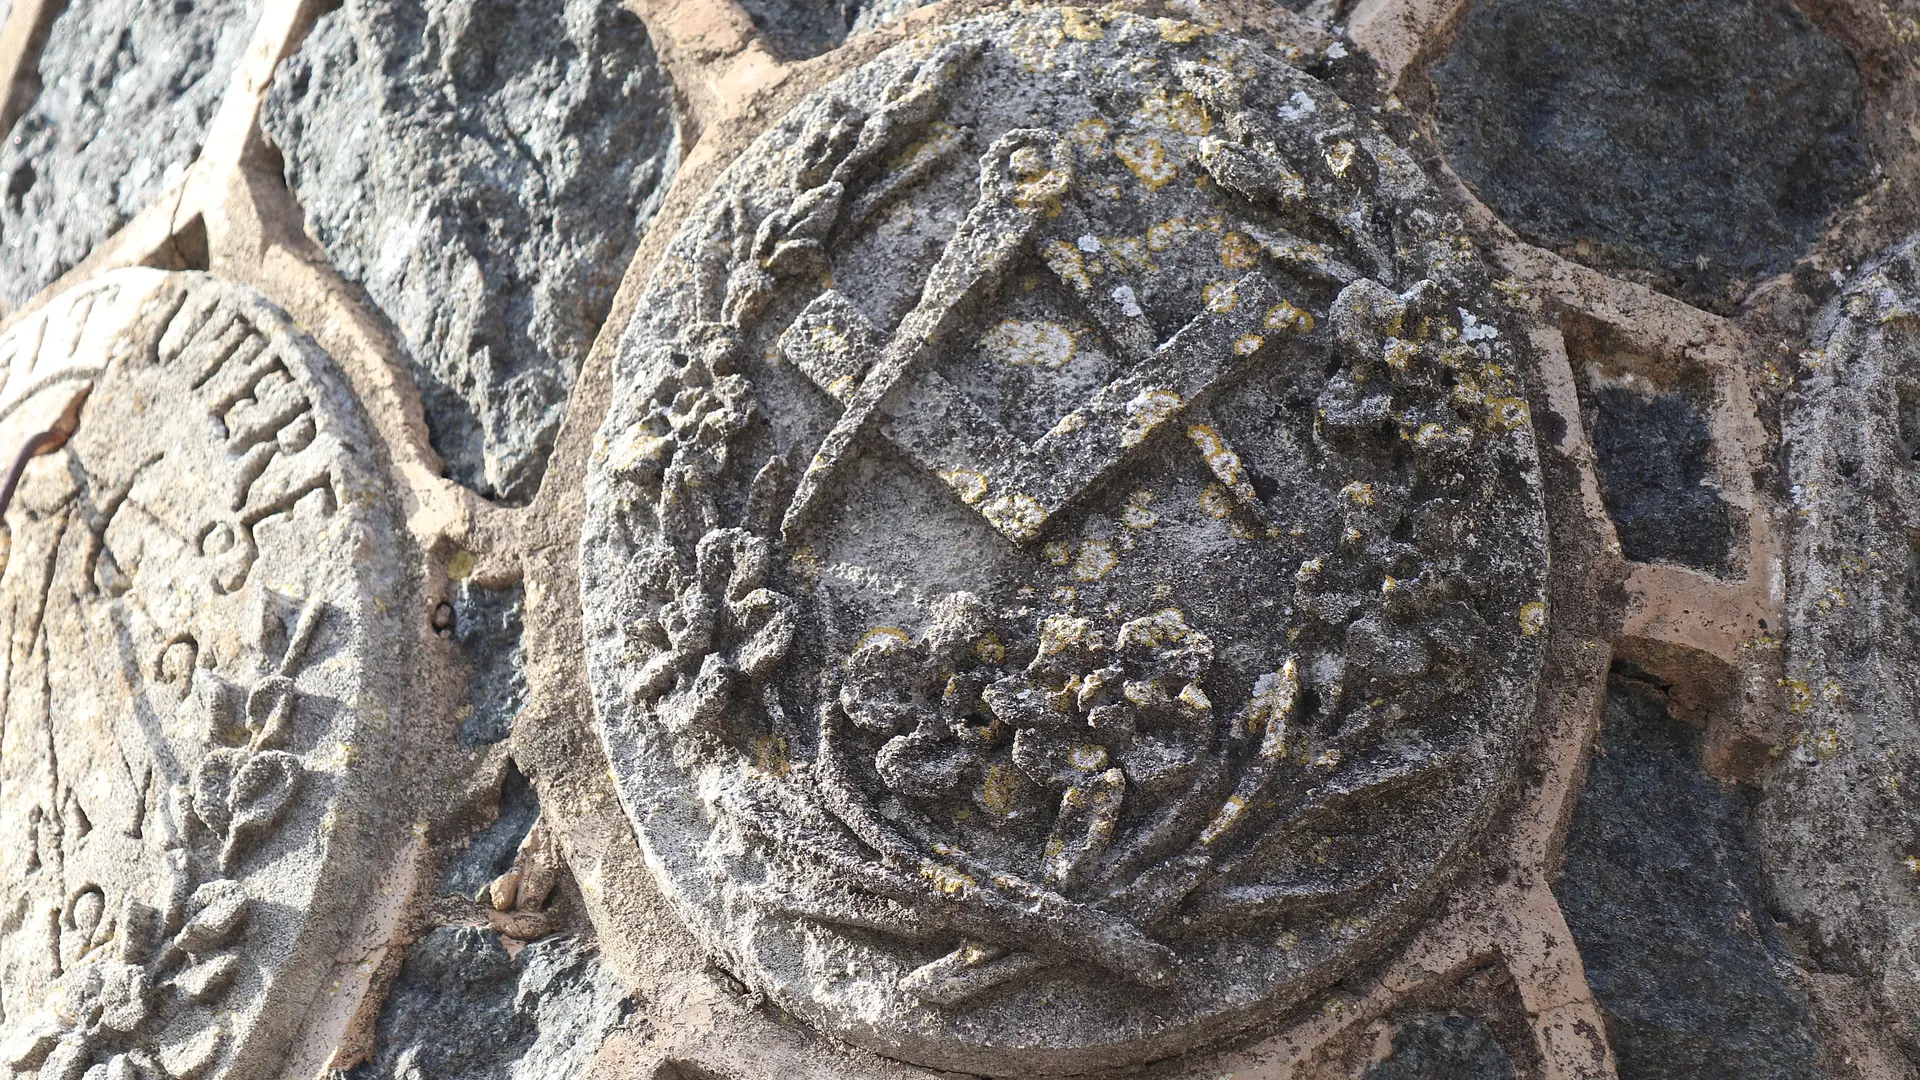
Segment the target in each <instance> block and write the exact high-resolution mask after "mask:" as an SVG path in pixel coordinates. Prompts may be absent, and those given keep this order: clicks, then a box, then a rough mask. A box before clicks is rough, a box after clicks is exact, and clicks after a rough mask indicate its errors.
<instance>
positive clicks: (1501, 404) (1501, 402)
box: [1487, 397, 1531, 431]
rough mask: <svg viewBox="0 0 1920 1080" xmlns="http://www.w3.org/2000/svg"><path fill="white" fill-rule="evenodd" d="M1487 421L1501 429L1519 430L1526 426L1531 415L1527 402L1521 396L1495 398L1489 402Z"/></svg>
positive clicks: (1495, 427)
mask: <svg viewBox="0 0 1920 1080" xmlns="http://www.w3.org/2000/svg"><path fill="white" fill-rule="evenodd" d="M1487 414H1488V416H1487V423H1488V425H1489V426H1491V427H1493V428H1494V429H1496V430H1500V431H1517V430H1519V429H1521V428H1523V427H1526V426H1527V424H1528V422H1529V418H1530V416H1531V414H1530V413H1528V411H1527V403H1526V402H1524V401H1521V400H1520V399H1519V398H1511V397H1505V398H1494V399H1493V400H1492V401H1489V402H1487Z"/></svg>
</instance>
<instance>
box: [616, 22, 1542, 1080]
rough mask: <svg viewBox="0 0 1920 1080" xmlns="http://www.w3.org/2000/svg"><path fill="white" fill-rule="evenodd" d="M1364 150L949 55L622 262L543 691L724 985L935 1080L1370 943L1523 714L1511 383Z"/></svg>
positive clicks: (840, 90)
mask: <svg viewBox="0 0 1920 1080" xmlns="http://www.w3.org/2000/svg"><path fill="white" fill-rule="evenodd" d="M1494 299H1495V292H1494V290H1493V287H1492V285H1491V284H1490V283H1489V281H1488V279H1487V276H1486V273H1485V271H1484V269H1483V268H1482V266H1481V265H1480V263H1479V262H1478V260H1477V258H1476V256H1475V254H1474V252H1473V249H1472V247H1471V246H1470V245H1469V243H1468V242H1467V240H1466V239H1465V238H1464V237H1463V236H1462V235H1461V234H1460V232H1459V228H1458V225H1457V224H1456V223H1455V222H1454V221H1453V220H1452V219H1451V218H1450V217H1449V216H1448V215H1447V213H1446V212H1445V210H1444V208H1443V207H1442V206H1441V205H1440V204H1439V202H1438V200H1437V199H1436V198H1435V196H1434V195H1433V193H1432V191H1431V189H1430V188H1429V186H1428V184H1427V182H1426V181H1425V179H1424V178H1423V177H1422V175H1421V172H1420V170H1419V168H1418V167H1417V166H1416V165H1415V163H1414V161H1413V160H1412V159H1411V158H1410V157H1409V156H1408V155H1407V154H1406V153H1405V152H1404V151H1402V150H1400V149H1399V148H1397V147H1396V146H1394V145H1393V144H1392V143H1391V142H1389V141H1388V140H1387V139H1386V138H1385V137H1384V136H1383V135H1382V134H1381V133H1380V132H1379V131H1378V130H1377V129H1376V128H1375V127H1374V126H1373V125H1371V124H1370V123H1368V122H1367V121H1366V120H1364V119H1363V118H1362V117H1360V116H1359V115H1358V114H1357V113H1356V112H1355V111H1354V110H1353V109H1351V108H1350V107H1348V106H1347V105H1346V104H1344V103H1343V102H1341V101H1340V100H1339V99H1338V98H1337V97H1336V96H1335V95H1334V94H1333V93H1332V92H1331V91H1329V90H1328V89H1327V88H1326V87H1325V86H1324V85H1322V84H1320V83H1319V82H1317V81H1315V80H1314V79H1312V78H1310V77H1308V76H1306V75H1304V74H1302V73H1301V72H1299V71H1296V70H1294V69H1292V68H1290V67H1287V66H1285V65H1284V64H1282V63H1280V62H1279V61H1277V60H1275V59H1273V58H1272V57H1271V56H1269V55H1267V54H1264V53H1262V52H1261V51H1260V50H1259V49H1257V48H1255V47H1253V46H1251V45H1248V44H1245V43H1243V42H1241V41H1238V40H1236V39H1232V38H1229V37H1226V36H1221V35H1215V34H1210V33H1208V32H1205V31H1203V30H1201V29H1199V28H1197V27H1194V26H1191V25H1189V24H1186V23H1180V22H1174V21H1170V20H1151V19H1141V18H1135V17H1132V16H1124V15H1123V16H1113V17H1111V18H1108V17H1106V16H1095V15H1092V14H1090V13H1088V12H1084V11H1074V10H1067V11H1064V12H1063V11H1057V10H1056V11H1047V12H1041V13H1032V14H1006V15H996V16H988V17H984V18H980V19H977V20H973V21H969V22H965V23H961V24H957V25H954V26H950V27H947V28H945V29H942V30H938V31H935V32H932V33H930V34H929V35H927V36H926V37H923V38H920V39H917V40H915V41H912V42H909V43H907V44H904V45H901V46H899V47H897V48H895V49H893V50H891V51H889V52H887V53H885V54H883V55H881V56H880V57H879V58H877V59H875V60H874V61H872V62H871V63H869V64H868V65H866V66H865V67H862V68H860V69H859V70H857V71H855V72H854V73H853V74H850V75H848V76H846V77H844V78H842V79H841V80H839V81H838V82H836V83H834V84H832V85H831V86H829V87H828V88H826V89H825V90H823V91H822V92H820V93H819V94H816V95H815V96H814V97H813V98H812V99H810V100H809V101H808V102H806V103H805V104H803V105H802V106H800V107H799V108H798V109H796V110H795V111H794V113H793V114H792V115H791V116H789V117H788V118H787V119H786V120H785V121H783V122H782V123H781V124H780V125H779V126H778V127H776V128H775V129H774V130H772V131H771V132H769V133H768V134H767V135H766V136H764V137H763V138H761V139H760V140H759V141H758V142H757V143H755V144H754V145H753V146H752V147H751V148H750V149H749V150H748V151H747V152H746V153H745V154H744V155H743V156H742V157H741V159H740V160H739V161H738V162H736V163H735V164H734V165H733V166H732V167H731V168H730V169H729V171H728V172H727V173H726V174H725V176H724V177H723V178H722V179H721V181H720V182H719V183H718V185H717V186H716V190H715V191H714V193H713V194H712V196H711V197H710V198H709V199H708V200H707V202H706V203H705V205H704V208H703V209H702V210H701V211H700V212H698V213H696V215H695V216H694V217H693V218H692V219H691V220H690V222H689V223H688V224H687V225H686V227H685V228H684V229H683V230H682V232H681V234H680V236H679V237H678V239H677V240H676V241H675V242H674V243H673V245H672V247H671V248H670V250H669V251H668V253H667V254H666V255H665V256H664V258H663V261H662V263H661V265H660V267H659V268H658V270H657V271H656V273H655V275H654V278H653V280H652V283H651V285H650V286H649V291H648V293H647V294H646V296H645V298H644V299H643V300H642V301H641V302H640V305H639V308H638V312H639V314H638V315H637V316H636V317H635V320H634V322H633V323H632V325H631V326H630V327H629V328H628V331H627V336H626V338H625V341H624V342H623V345H622V348H621V351H620V354H619V357H618V360H617V362H616V367H615V376H614V377H615V380H616V384H615V398H614V404H613V406H612V409H611V411H610V412H609V414H608V416H607V419H606V421H605V424H604V426H603V428H602V430H601V437H600V440H599V442H598V444H597V446H596V448H595V451H594V456H593V459H592V462H591V466H590V469H591V471H590V476H589V480H588V519H587V527H586V533H585V537H584V540H583V543H582V549H581V559H582V587H583V597H584V606H585V620H586V631H587V635H588V648H589V663H590V673H591V678H592V684H593V688H594V701H595V706H596V711H597V716H598V721H599V724H600V729H601V733H602V736H603V738H604V741H605V744H606V747H607V751H608V754H609V756H610V758H611V760H612V764H613V771H614V774H615V776H616V778H617V780H618V784H619V788H620V791H621V794H622V797H623V798H624V800H625V803H626V808H627V810H628V813H629V815H630V816H631V818H632V820H633V821H634V823H635V825H636V828H637V830H638V832H639V835H640V837H641V839H642V841H643V842H644V844H645V846H646V850H647V853H648V856H649V860H650V863H651V865H652V866H653V867H654V869H655V871H656V873H657V874H658V876H659V878H660V880H661V883H662V885H663V886H664V888H665V890H666V892H667V894H668V895H669V896H670V897H671V898H672V900H673V901H674V903H675V904H676V905H677V906H678V909H679V911H680V914H681V916H682V917H683V918H684V919H685V920H686V921H687V922H688V923H689V924H690V925H691V926H692V927H693V928H694V929H695V930H696V931H697V932H698V933H699V934H700V936H701V937H702V939H703V940H704V941H705V942H706V943H707V945H708V946H709V947H710V948H711V949H713V950H714V952H715V953H716V954H717V955H718V956H719V957H720V959H721V960H722V962H723V963H725V964H726V965H727V966H728V967H729V968H731V969H732V970H733V971H735V972H736V973H738V974H739V975H740V976H741V977H742V978H743V979H745V980H746V981H747V982H749V983H750V984H752V985H753V986H754V987H756V988H758V989H761V990H764V991H765V992H767V993H769V994H770V995H772V996H773V997H774V998H775V1000H777V1001H778V1002H779V1003H780V1004H781V1005H782V1006H783V1007H785V1008H787V1009H790V1010H792V1011H793V1012H795V1013H796V1014H798V1015H800V1016H802V1017H804V1018H806V1019H807V1020H809V1021H810V1022H812V1023H815V1024H818V1025H821V1026H823V1027H825V1028H826V1029H828V1030H830V1031H832V1032H834V1033H837V1034H839V1035H841V1036H843V1037H845V1038H848V1039H851V1040H853V1041H856V1042H859V1043H861V1044H864V1045H866V1046H869V1047H872V1048H873V1049H875V1050H878V1051H880V1052H882V1053H885V1054H889V1055H893V1056H898V1057H903V1058H906V1059H908V1060H911V1061H915V1062H919V1063H922V1064H925V1065H930V1066H935V1067H941V1068H950V1069H956V1070H964V1071H969V1072H989V1073H1002V1074H1005V1073H1019V1074H1030V1073H1035V1072H1051V1071H1075V1070H1080V1069H1086V1068H1093V1067H1097V1066H1100V1065H1103V1064H1108V1063H1121V1062H1133V1061H1139V1060H1144V1059H1147V1058H1150V1057H1155V1056H1160V1055H1165V1054H1170V1053H1175V1052H1178V1051H1180V1050H1183V1049H1185V1048H1188V1047H1191V1046H1194V1045H1196V1044H1197V1043H1199V1042H1201V1041H1202V1040H1205V1039H1209V1038H1213V1037H1215V1036H1218V1035H1220V1034H1223V1033H1226V1032H1229V1031H1233V1030H1236V1029H1240V1028H1244V1027H1246V1026H1247V1025H1249V1024H1252V1023H1254V1022H1256V1021H1258V1020H1259V1019H1260V1018H1262V1017H1263V1016H1269V1015H1271V1014H1272V1013H1273V1012H1274V1010H1276V1009H1278V1008H1281V1007H1284V1006H1286V1005H1289V1004H1292V1003H1294V1002H1297V1001H1298V1000H1300V999H1301V998H1302V997H1303V996H1305V995H1306V994H1307V993H1309V992H1311V991H1312V990H1314V989H1316V988H1318V987H1321V986H1324V985H1325V984H1326V983H1328V982H1329V981H1330V980H1332V979H1334V978H1337V977H1338V976H1340V975H1341V974H1342V973H1343V972H1345V971H1346V970H1348V969H1349V968H1351V967H1352V965H1354V964H1355V963H1356V962H1358V961H1359V960H1361V959H1363V958H1364V957H1366V956H1367V955H1368V954H1369V953H1371V952H1373V951H1375V950H1377V949H1378V948H1379V947H1381V946H1383V945H1385V944H1388V943H1390V941H1391V940H1392V939H1394V938H1395V937H1396V935H1399V934H1400V933H1402V931H1403V930H1404V929H1405V928H1406V926H1407V924H1408V923H1409V921H1410V920H1411V919H1412V918H1413V917H1415V916H1416V915H1417V914H1418V912H1419V911H1420V910H1421V907H1422V905H1423V904H1424V903H1426V902H1427V901H1428V900H1429V899H1430V898H1431V897H1432V895H1433V894H1434V893H1435V891H1436V890H1437V889H1438V888H1439V886H1440V884H1441V883H1442V881H1443V879H1444V874H1445V872H1446V871H1447V870H1448V869H1449V868H1450V866H1451V865H1452V864H1453V863H1454V862H1455V861H1456V856H1457V855H1458V854H1459V853H1460V852H1461V851H1462V850H1463V848H1464V847H1465V846H1466V845H1467V844H1468V843H1470V842H1471V841H1472V840H1473V839H1474V838H1475V837H1476V835H1477V834H1478V833H1479V832H1480V831H1481V830H1482V829H1483V828H1484V827H1485V824H1486V822H1487V820H1488V815H1489V813H1490V812H1491V811H1490V807H1491V806H1492V805H1493V803H1494V802H1496V801H1497V800H1496V796H1497V794H1498V792H1499V790H1500V789H1501V787H1502V785H1503V784H1504V783H1505V782H1506V781H1507V779H1508V778H1509V776H1510V774H1511V772H1512V771H1513V768H1514V756H1515V748H1516V745H1517V743H1518V739H1519V736H1520V734H1521V733H1522V731H1523V728H1524V726H1525V724H1526V720H1527V717H1528V716H1529V714H1530V712H1531V709H1532V700H1533V686H1534V680H1535V678H1536V675H1537V672H1538V668H1539V664H1540V650H1539V643H1540V640H1541V638H1540V637H1539V631H1540V629H1541V628H1542V626H1543V625H1544V619H1545V608H1544V604H1543V600H1542V597H1543V585H1544V571H1545V567H1546V559H1547V556H1546V548H1545V538H1544V524H1543V508H1542V500H1541V494H1540V478H1539V469H1538V462H1537V458H1536V452H1535V447H1534V442H1533V435H1532V431H1531V428H1530V421H1529V417H1528V412H1527V408H1526V406H1525V404H1524V403H1523V402H1522V401H1521V400H1520V394H1521V390H1520V389H1519V385H1518V382H1517V379H1516V372H1517V371H1518V370H1519V369H1520V367H1521V366H1522V365H1524V364H1527V363H1529V362H1530V358H1529V356H1528V354H1527V353H1526V352H1525V351H1524V345H1523V342H1524V336H1523V335H1520V334H1518V333H1517V332H1515V331H1513V330H1512V329H1511V328H1510V327H1509V323H1508V319H1507V317H1506V315H1505V313H1504V311H1503V310H1502V308H1501V305H1499V304H1497V303H1495V302H1494Z"/></svg>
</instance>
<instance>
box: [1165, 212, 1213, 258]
mask: <svg viewBox="0 0 1920 1080" xmlns="http://www.w3.org/2000/svg"><path fill="white" fill-rule="evenodd" d="M1220 224H1221V223H1220V219H1219V218H1218V217H1214V218H1209V219H1208V220H1207V221H1203V222H1200V223H1198V224H1196V223H1194V222H1191V221H1188V220H1187V219H1186V218H1183V217H1174V218H1168V219H1167V220H1165V221H1157V222H1155V223H1153V224H1152V225H1149V226H1147V250H1149V251H1166V250H1167V249H1168V248H1171V247H1172V246H1173V245H1175V244H1177V243H1179V242H1181V241H1182V240H1185V239H1187V238H1189V237H1192V236H1197V235H1199V234H1200V233H1203V232H1218V231H1219V230H1220Z"/></svg>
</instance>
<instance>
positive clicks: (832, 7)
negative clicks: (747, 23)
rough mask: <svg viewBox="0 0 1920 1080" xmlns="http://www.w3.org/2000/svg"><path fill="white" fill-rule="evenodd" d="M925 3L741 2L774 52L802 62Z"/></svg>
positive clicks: (916, 0) (854, 0) (903, 0)
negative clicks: (765, 36)
mask: <svg viewBox="0 0 1920 1080" xmlns="http://www.w3.org/2000/svg"><path fill="white" fill-rule="evenodd" d="M926 2H927V0H742V3H741V5H740V6H741V7H743V8H745V9H746V10H747V14H748V15H749V16H750V17H752V19H753V25H754V27H755V28H756V29H758V30H759V31H760V32H761V33H763V34H765V35H767V38H768V40H769V41H770V42H771V43H772V45H773V48H774V51H776V52H778V53H779V54H780V55H782V56H785V57H788V58H791V59H795V60H804V59H807V58H808V57H812V56H819V55H820V54H821V53H824V52H826V51H828V50H829V49H832V48H835V47H836V46H838V45H840V44H841V43H842V42H845V41H846V40H847V39H849V38H853V37H858V36H860V35H861V34H864V33H866V32H868V31H870V30H875V29H878V28H880V27H882V26H885V25H887V24H888V23H891V22H894V21H895V20H897V19H899V18H900V16H902V15H904V14H906V13H907V12H909V11H912V10H913V9H914V8H917V7H919V6H920V5H921V4H924V3H926Z"/></svg>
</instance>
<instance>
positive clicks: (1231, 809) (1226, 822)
mask: <svg viewBox="0 0 1920 1080" xmlns="http://www.w3.org/2000/svg"><path fill="white" fill-rule="evenodd" d="M1246 812H1247V800H1245V799H1243V798H1241V797H1240V796H1238V795H1234V796H1231V797H1229V798H1228V799H1227V801H1226V802H1224V803H1221V804H1220V812H1219V813H1217V814H1215V815H1213V820H1212V821H1209V822H1207V827H1206V828H1204V829H1202V830H1200V842H1201V843H1202V844H1212V843H1214V842H1215V841H1217V840H1219V839H1220V837H1221V836H1223V835H1224V834H1225V833H1226V831H1227V830H1228V829H1231V828H1233V823H1234V822H1236V821H1238V820H1240V818H1241V817H1242V816H1243V815H1245V814H1246Z"/></svg>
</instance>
